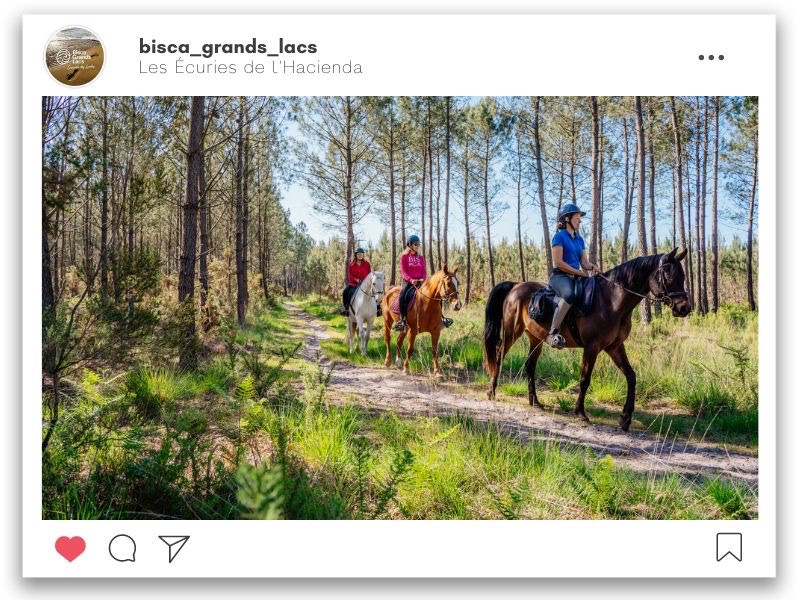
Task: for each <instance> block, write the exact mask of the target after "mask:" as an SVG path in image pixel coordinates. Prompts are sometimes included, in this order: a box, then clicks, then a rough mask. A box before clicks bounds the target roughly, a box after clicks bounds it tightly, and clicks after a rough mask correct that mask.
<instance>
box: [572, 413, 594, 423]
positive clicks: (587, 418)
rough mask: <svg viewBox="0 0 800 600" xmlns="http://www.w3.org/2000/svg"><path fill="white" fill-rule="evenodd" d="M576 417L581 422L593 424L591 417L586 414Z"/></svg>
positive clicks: (577, 414) (579, 414)
mask: <svg viewBox="0 0 800 600" xmlns="http://www.w3.org/2000/svg"><path fill="white" fill-rule="evenodd" d="M575 416H576V417H578V419H580V420H581V421H583V422H584V423H587V424H591V423H592V422H591V421H590V420H589V417H587V416H586V413H575Z"/></svg>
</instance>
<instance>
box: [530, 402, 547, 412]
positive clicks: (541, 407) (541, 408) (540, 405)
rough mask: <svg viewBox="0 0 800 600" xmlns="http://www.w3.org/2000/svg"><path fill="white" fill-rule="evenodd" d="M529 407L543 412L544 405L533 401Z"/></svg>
mask: <svg viewBox="0 0 800 600" xmlns="http://www.w3.org/2000/svg"><path fill="white" fill-rule="evenodd" d="M531 406H532V407H533V408H538V409H539V410H544V404H542V403H541V402H539V401H538V400H534V401H533V402H531Z"/></svg>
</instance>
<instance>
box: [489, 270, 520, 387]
mask: <svg viewBox="0 0 800 600" xmlns="http://www.w3.org/2000/svg"><path fill="white" fill-rule="evenodd" d="M515 285H517V283H516V282H515V281H503V282H501V283H498V284H497V285H496V286H494V288H492V291H491V292H489V299H488V300H487V301H486V318H485V321H484V325H483V359H484V364H485V365H486V371H487V372H488V373H489V376H490V377H494V376H495V375H497V372H498V371H499V370H500V363H501V362H502V360H503V358H502V357H501V356H500V349H501V347H502V346H501V344H502V343H503V302H505V299H506V297H507V296H508V293H509V292H510V291H511V288H513V287H514V286H515Z"/></svg>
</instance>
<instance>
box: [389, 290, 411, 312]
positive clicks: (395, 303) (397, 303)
mask: <svg viewBox="0 0 800 600" xmlns="http://www.w3.org/2000/svg"><path fill="white" fill-rule="evenodd" d="M416 301H417V290H416V288H415V289H414V290H413V291H412V292H411V298H410V299H409V300H408V309H407V312H411V309H412V308H414V303H415V302H416ZM389 308H390V309H391V311H392V312H393V313H397V314H398V315H399V314H400V294H397V296H395V297H394V300H392V305H391V306H390V307H389Z"/></svg>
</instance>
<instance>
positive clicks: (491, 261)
mask: <svg viewBox="0 0 800 600" xmlns="http://www.w3.org/2000/svg"><path fill="white" fill-rule="evenodd" d="M483 209H484V212H485V216H486V247H487V249H488V254H489V278H490V280H491V282H492V288H494V285H495V281H494V252H493V251H492V221H491V219H490V218H489V141H488V140H487V141H486V154H485V155H484V157H483Z"/></svg>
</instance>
